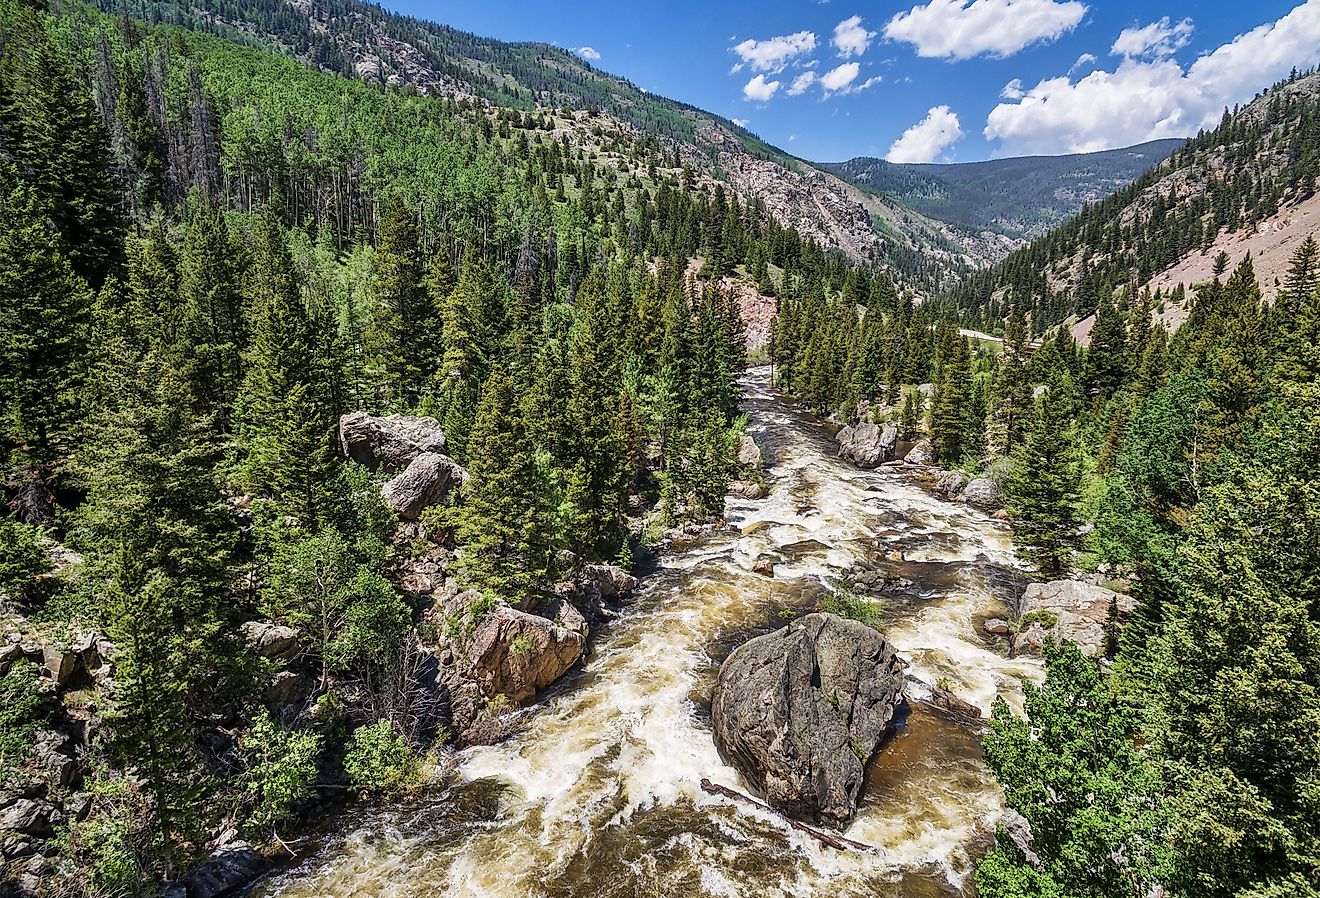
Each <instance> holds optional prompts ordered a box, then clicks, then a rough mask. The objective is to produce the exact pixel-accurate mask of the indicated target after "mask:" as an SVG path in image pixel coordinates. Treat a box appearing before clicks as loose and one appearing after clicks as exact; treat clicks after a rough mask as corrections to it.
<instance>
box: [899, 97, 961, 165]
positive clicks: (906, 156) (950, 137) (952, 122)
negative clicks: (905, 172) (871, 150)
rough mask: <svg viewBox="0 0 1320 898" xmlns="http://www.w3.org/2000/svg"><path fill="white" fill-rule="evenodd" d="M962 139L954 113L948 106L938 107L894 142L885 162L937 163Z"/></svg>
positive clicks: (959, 126) (956, 116)
mask: <svg viewBox="0 0 1320 898" xmlns="http://www.w3.org/2000/svg"><path fill="white" fill-rule="evenodd" d="M962 136H963V130H962V126H961V125H960V124H959V123H958V115H957V113H954V112H951V111H950V110H949V107H948V106H936V107H934V108H932V109H931V110H930V112H928V113H926V117H925V118H924V119H922V120H921V121H919V122H917V123H916V124H915V125H913V126H912V127H911V128H908V129H907V130H906V131H904V132H903V136H902V137H900V138H899V139H898V140H896V141H894V145H893V146H891V147H890V148H889V152H888V153H886V154H885V159H887V160H888V161H890V162H934V161H935V159H936V157H938V156H939V155H940V153H942V152H944V151H945V150H946V149H947V148H948V147H950V146H952V145H953V144H954V143H955V142H957V140H958V139H959V138H961V137H962Z"/></svg>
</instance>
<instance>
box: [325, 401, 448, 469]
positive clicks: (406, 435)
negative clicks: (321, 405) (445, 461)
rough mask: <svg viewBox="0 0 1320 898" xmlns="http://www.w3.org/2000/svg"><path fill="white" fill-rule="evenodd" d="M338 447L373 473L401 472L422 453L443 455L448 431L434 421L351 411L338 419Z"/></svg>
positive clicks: (410, 416)
mask: <svg viewBox="0 0 1320 898" xmlns="http://www.w3.org/2000/svg"><path fill="white" fill-rule="evenodd" d="M339 446H340V449H341V450H342V451H343V453H344V455H345V457H347V458H351V459H353V461H355V462H357V463H358V464H362V465H366V466H367V467H368V468H371V470H373V471H374V470H376V468H378V467H381V466H384V467H386V468H398V469H402V468H406V467H407V466H408V465H409V464H410V463H411V462H412V460H413V459H414V458H416V457H417V456H419V455H421V454H422V453H423V452H442V451H443V450H444V448H445V432H444V430H442V429H441V427H440V422H439V421H437V420H436V419H435V418H428V417H417V416H413V415H389V416H387V417H384V418H378V417H376V416H375V415H368V414H367V413H366V412H350V413H349V414H347V415H343V416H342V417H340V419H339Z"/></svg>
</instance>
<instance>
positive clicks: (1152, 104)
mask: <svg viewBox="0 0 1320 898" xmlns="http://www.w3.org/2000/svg"><path fill="white" fill-rule="evenodd" d="M386 5H387V6H388V7H390V8H392V9H395V10H398V11H400V12H406V13H410V14H412V15H417V16H420V17H422V18H427V19H432V20H434V21H438V22H442V23H444V24H447V25H452V26H454V27H457V28H461V29H464V30H467V31H473V32H476V33H478V34H482V35H488V36H491V37H496V38H500V39H503V40H537V41H545V42H548V43H554V44H558V45H560V46H563V47H566V48H572V49H574V50H576V51H577V52H579V53H581V54H582V55H583V56H585V57H587V58H589V59H590V60H591V61H592V62H593V64H595V65H597V66H598V67H600V68H601V69H604V70H606V71H609V72H612V73H615V74H618V75H622V76H624V77H626V78H629V79H630V80H632V81H633V82H634V83H636V84H638V85H640V86H641V87H643V88H645V89H647V90H650V91H652V92H654V93H658V94H663V95H665V96H669V97H673V98H675V99H679V100H683V101H685V102H688V103H691V104H693V105H696V106H700V107H702V108H704V109H708V110H710V111H712V112H716V113H719V114H721V115H724V116H727V117H728V118H731V119H737V120H739V121H740V122H743V123H745V124H746V126H747V127H748V128H750V129H751V130H753V131H755V132H756V133H757V134H760V135H761V136H762V137H764V138H766V139H767V140H769V141H770V142H771V143H773V144H776V145H778V146H780V147H783V148H785V149H787V150H789V151H790V152H792V153H794V154H796V155H798V156H802V157H804V158H807V159H812V160H816V161H836V160H842V159H847V158H849V157H852V156H859V155H868V156H881V157H886V156H887V157H888V158H890V159H892V160H894V161H906V162H925V161H940V162H945V161H956V162H965V161H972V160H978V159H986V158H990V157H994V156H1014V155H1024V154H1031V153H1065V152H1080V151H1087V150H1096V149H1104V148H1108V147H1115V146H1127V145H1130V144H1133V143H1139V142H1141V141H1144V140H1149V139H1154V138H1157V137H1176V136H1190V135H1192V134H1194V133H1196V131H1197V130H1198V128H1200V127H1202V126H1205V125H1211V124H1213V123H1215V122H1216V121H1218V119H1219V116H1220V114H1221V113H1222V111H1223V108H1224V106H1225V105H1232V104H1234V103H1239V102H1245V101H1247V100H1249V99H1251V97H1252V96H1253V95H1254V94H1255V93H1256V91H1257V90H1259V89H1260V88H1262V87H1265V86H1267V85H1268V84H1270V83H1272V82H1273V81H1275V80H1278V79H1279V78H1281V77H1283V76H1286V75H1287V73H1288V72H1289V71H1290V69H1291V68H1292V67H1293V66H1297V67H1299V68H1307V67H1311V66H1314V65H1317V64H1318V63H1320V0H1306V2H1304V3H1301V2H1299V0H1291V2H1288V0H1284V2H1280V0H1255V2H1251V3H1241V2H1226V0H1208V2H1207V0H1202V2H1190V0H1155V2H1154V3H1150V2H1131V0H1123V2H1102V0H924V2H919V3H913V2H909V3H895V2H862V0H763V2H757V3H749V2H727V0H704V2H698V0H669V2H663V3H661V2H654V0H650V2H631V3H630V2H619V0H614V2H605V0H569V2H549V0H447V2H437V0H386Z"/></svg>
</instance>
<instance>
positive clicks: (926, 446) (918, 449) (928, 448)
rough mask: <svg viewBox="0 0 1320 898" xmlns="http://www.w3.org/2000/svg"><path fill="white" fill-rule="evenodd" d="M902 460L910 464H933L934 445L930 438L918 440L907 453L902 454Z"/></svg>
mask: <svg viewBox="0 0 1320 898" xmlns="http://www.w3.org/2000/svg"><path fill="white" fill-rule="evenodd" d="M903 461H905V462H907V463H908V464H910V465H933V464H935V447H934V446H933V445H932V444H931V442H930V440H918V441H917V443H916V445H914V446H913V447H912V448H911V449H909V450H908V454H907V455H905V456H903Z"/></svg>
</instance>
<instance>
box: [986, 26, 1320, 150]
mask: <svg viewBox="0 0 1320 898" xmlns="http://www.w3.org/2000/svg"><path fill="white" fill-rule="evenodd" d="M1317 63H1320V0H1307V2H1306V3H1304V4H1302V5H1300V6H1298V7H1297V8H1296V9H1294V10H1292V12H1290V13H1288V14H1287V15H1286V16H1284V17H1283V18H1281V19H1279V20H1278V21H1276V22H1270V23H1267V24H1265V25H1261V26H1260V27H1258V28H1255V29H1253V30H1251V31H1249V32H1247V33H1245V34H1241V35H1238V36H1237V37H1236V38H1234V39H1233V40H1232V41H1230V42H1229V43H1226V44H1223V45H1222V46H1220V47H1218V48H1217V49H1216V50H1214V51H1213V52H1212V53H1209V54H1206V55H1204V56H1201V57H1200V58H1199V59H1197V60H1196V61H1195V62H1193V63H1192V64H1191V65H1190V66H1189V67H1188V68H1187V69H1185V70H1184V69H1183V68H1182V66H1180V65H1179V64H1178V63H1177V62H1176V61H1175V60H1174V59H1172V58H1170V57H1167V56H1164V57H1155V58H1134V57H1130V56H1125V57H1124V58H1123V59H1122V61H1120V62H1119V64H1118V66H1117V68H1115V69H1114V71H1112V72H1107V71H1103V70H1096V71H1093V72H1091V73H1089V74H1088V75H1086V76H1085V77H1084V78H1081V79H1079V80H1077V81H1075V82H1074V81H1073V80H1072V79H1071V78H1069V77H1067V76H1061V77H1058V78H1049V79H1046V80H1043V81H1041V82H1040V83H1039V84H1037V85H1036V86H1035V87H1033V88H1031V89H1030V90H1028V91H1025V92H1024V93H1023V94H1022V95H1021V96H1019V97H1008V98H1007V99H1010V100H1013V101H1014V102H1006V103H1000V104H999V105H998V106H996V107H995V108H994V109H993V110H991V112H990V115H989V117H988V118H987V120H986V126H985V136H986V139H988V140H997V141H999V148H998V150H997V151H996V155H1008V154H1019V153H1081V152H1091V151H1094V150H1103V149H1109V148H1112V147H1121V146H1128V145H1131V144H1135V143H1141V142H1143V141H1147V140H1154V139H1156V138H1160V137H1190V136H1192V135H1194V134H1195V133H1196V132H1197V131H1198V130H1200V129H1201V128H1210V127H1213V126H1214V125H1215V124H1216V123H1217V122H1218V120H1219V117H1220V115H1221V114H1222V112H1223V109H1224V107H1225V106H1233V105H1235V104H1237V103H1242V102H1245V101H1246V100H1249V99H1251V97H1253V96H1254V95H1255V94H1256V93H1257V92H1258V91H1259V90H1260V89H1261V88H1264V87H1267V86H1269V85H1270V84H1271V83H1273V82H1275V81H1277V80H1279V79H1280V78H1283V77H1285V76H1286V75H1287V74H1288V73H1289V71H1290V70H1291V69H1292V68H1293V67H1294V66H1295V67H1297V68H1299V69H1305V68H1309V67H1310V66H1313V65H1316V64H1317Z"/></svg>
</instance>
